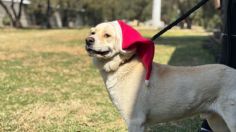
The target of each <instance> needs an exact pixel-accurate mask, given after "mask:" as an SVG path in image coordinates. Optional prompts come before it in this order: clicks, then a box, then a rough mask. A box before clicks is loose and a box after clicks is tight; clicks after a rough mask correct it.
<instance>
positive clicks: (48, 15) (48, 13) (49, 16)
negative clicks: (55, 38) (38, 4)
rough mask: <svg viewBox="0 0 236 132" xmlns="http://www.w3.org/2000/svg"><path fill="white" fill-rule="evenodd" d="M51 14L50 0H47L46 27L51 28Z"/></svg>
mask: <svg viewBox="0 0 236 132" xmlns="http://www.w3.org/2000/svg"><path fill="white" fill-rule="evenodd" d="M51 16H52V8H51V1H50V0H47V25H46V26H47V28H52V25H51V23H50V18H51Z"/></svg>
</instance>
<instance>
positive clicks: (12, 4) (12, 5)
mask: <svg viewBox="0 0 236 132" xmlns="http://www.w3.org/2000/svg"><path fill="white" fill-rule="evenodd" d="M14 4H15V1H14V0H11V9H12V12H13V14H14V17H15V18H16V17H17V15H16V10H15V8H14Z"/></svg>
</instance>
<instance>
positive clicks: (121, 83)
mask: <svg viewBox="0 0 236 132" xmlns="http://www.w3.org/2000/svg"><path fill="white" fill-rule="evenodd" d="M115 24H117V23H116V22H115V21H114V22H107V23H102V24H99V25H97V26H96V27H94V28H92V29H91V34H90V35H89V36H88V37H87V38H86V50H87V52H88V54H89V55H90V56H91V57H92V58H93V61H94V64H95V65H96V66H97V68H98V69H99V70H100V73H101V76H102V78H103V80H104V83H105V85H106V88H107V91H108V93H109V95H110V98H111V100H112V102H113V104H114V105H115V106H116V107H117V109H118V110H119V112H120V114H121V115H122V117H123V118H124V120H125V122H126V123H127V126H128V131H129V132H143V131H144V130H145V127H146V126H148V125H150V124H154V123H160V122H167V121H174V120H178V119H182V118H185V117H189V116H193V115H196V114H201V116H203V117H204V118H206V119H207V121H208V122H209V124H210V126H211V127H212V129H213V131H214V132H236V70H234V69H232V68H229V67H227V66H224V65H219V64H212V65H203V66H194V67H176V66H169V65H162V64H157V63H153V64H152V67H153V68H152V74H151V79H150V82H149V86H147V85H145V82H144V80H145V68H144V66H143V64H142V63H141V62H140V60H139V58H138V57H137V55H136V53H135V50H133V51H130V52H127V53H121V52H120V50H121V49H120V46H118V45H119V44H118V43H120V42H121V41H122V40H121V39H122V38H121V36H120V35H118V34H117V32H119V31H117V30H119V29H117V28H114V25H115Z"/></svg>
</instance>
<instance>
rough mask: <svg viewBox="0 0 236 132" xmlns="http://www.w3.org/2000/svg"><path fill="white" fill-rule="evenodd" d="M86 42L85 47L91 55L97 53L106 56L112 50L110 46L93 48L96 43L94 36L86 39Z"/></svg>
mask: <svg viewBox="0 0 236 132" xmlns="http://www.w3.org/2000/svg"><path fill="white" fill-rule="evenodd" d="M85 42H86V46H85V49H86V50H87V52H88V53H89V54H90V55H93V54H96V55H101V56H105V55H107V54H109V53H110V52H111V49H110V48H107V49H95V48H93V45H94V43H95V39H94V38H93V37H87V38H86V39H85Z"/></svg>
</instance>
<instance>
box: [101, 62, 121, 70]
mask: <svg viewBox="0 0 236 132" xmlns="http://www.w3.org/2000/svg"><path fill="white" fill-rule="evenodd" d="M119 66H120V63H118V62H108V63H106V64H105V65H104V67H103V69H104V70H105V71H106V72H112V71H116V70H117V69H118V68H119Z"/></svg>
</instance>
